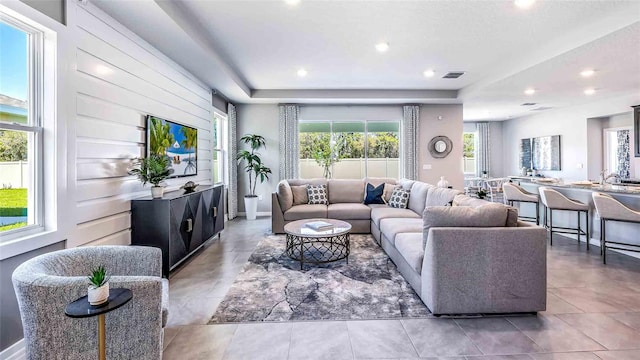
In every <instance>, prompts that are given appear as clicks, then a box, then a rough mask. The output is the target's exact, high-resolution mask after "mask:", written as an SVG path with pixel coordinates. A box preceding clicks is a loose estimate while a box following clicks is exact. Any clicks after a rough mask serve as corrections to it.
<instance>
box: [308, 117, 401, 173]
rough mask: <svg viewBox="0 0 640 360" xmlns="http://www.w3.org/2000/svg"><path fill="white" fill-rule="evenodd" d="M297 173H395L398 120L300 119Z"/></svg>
mask: <svg viewBox="0 0 640 360" xmlns="http://www.w3.org/2000/svg"><path fill="white" fill-rule="evenodd" d="M299 130H300V177H302V178H316V177H325V178H334V179H362V178H363V177H366V176H374V177H398V176H399V175H400V170H399V169H400V167H399V163H400V161H399V160H400V159H399V146H400V139H399V122H396V121H339V122H338V121H336V122H332V121H314V122H301V123H300V125H299Z"/></svg>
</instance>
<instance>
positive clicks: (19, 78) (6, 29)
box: [0, 22, 28, 100]
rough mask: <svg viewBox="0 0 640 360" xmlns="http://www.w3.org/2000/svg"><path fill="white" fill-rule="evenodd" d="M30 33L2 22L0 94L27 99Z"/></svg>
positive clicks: (0, 26)
mask: <svg viewBox="0 0 640 360" xmlns="http://www.w3.org/2000/svg"><path fill="white" fill-rule="evenodd" d="M27 42H28V35H27V34H26V33H24V32H23V31H20V30H18V29H16V28H14V27H12V26H9V25H7V24H5V23H3V22H0V94H4V95H7V96H10V97H12V98H16V99H19V100H27V84H28V78H27V73H28V71H27V64H28V61H27V56H28V51H27Z"/></svg>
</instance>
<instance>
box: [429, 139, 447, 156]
mask: <svg viewBox="0 0 640 360" xmlns="http://www.w3.org/2000/svg"><path fill="white" fill-rule="evenodd" d="M452 149H453V142H452V141H451V139H449V138H448V137H446V136H435V137H434V138H433V139H431V141H429V152H430V153H431V156H433V157H434V158H436V159H441V158H445V157H447V155H449V153H450V152H451V150H452Z"/></svg>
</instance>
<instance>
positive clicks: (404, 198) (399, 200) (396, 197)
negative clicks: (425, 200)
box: [389, 186, 411, 209]
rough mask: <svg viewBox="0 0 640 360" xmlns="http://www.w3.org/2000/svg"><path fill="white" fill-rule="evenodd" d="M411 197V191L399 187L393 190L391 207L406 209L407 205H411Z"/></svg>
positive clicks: (390, 201)
mask: <svg viewBox="0 0 640 360" xmlns="http://www.w3.org/2000/svg"><path fill="white" fill-rule="evenodd" d="M410 195H411V191H410V190H405V189H403V188H402V187H399V186H398V187H396V188H395V189H393V193H392V194H391V199H389V206H391V207H392V208H398V209H406V208H407V205H409V196H410Z"/></svg>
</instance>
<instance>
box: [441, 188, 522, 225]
mask: <svg viewBox="0 0 640 360" xmlns="http://www.w3.org/2000/svg"><path fill="white" fill-rule="evenodd" d="M488 204H495V205H500V206H504V207H505V208H506V209H507V211H508V213H507V226H509V227H513V226H518V209H516V208H514V207H512V206H507V205H502V204H497V203H492V202H490V201H487V200H483V199H478V198H474V197H471V196H468V195H464V194H460V195H456V196H455V197H454V198H453V206H471V207H478V206H484V205H488Z"/></svg>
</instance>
